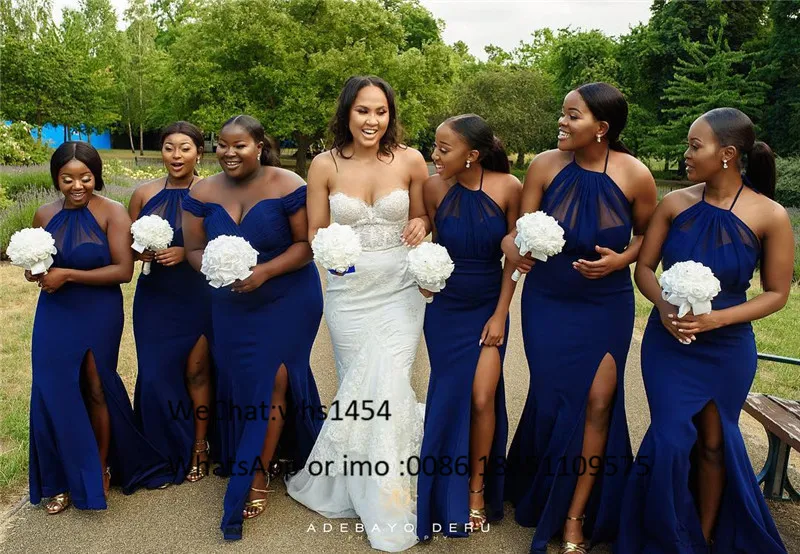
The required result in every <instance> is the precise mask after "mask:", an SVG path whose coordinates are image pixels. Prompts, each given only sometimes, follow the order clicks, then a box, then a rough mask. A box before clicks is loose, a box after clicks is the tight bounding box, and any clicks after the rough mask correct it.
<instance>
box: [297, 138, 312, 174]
mask: <svg viewBox="0 0 800 554" xmlns="http://www.w3.org/2000/svg"><path fill="white" fill-rule="evenodd" d="M310 145H311V139H310V138H308V137H307V136H305V135H298V136H297V162H296V164H297V165H295V168H294V171H295V173H297V174H298V175H300V177H302V178H303V179H305V178H306V171H307V170H306V152H307V151H308V147H309V146H310Z"/></svg>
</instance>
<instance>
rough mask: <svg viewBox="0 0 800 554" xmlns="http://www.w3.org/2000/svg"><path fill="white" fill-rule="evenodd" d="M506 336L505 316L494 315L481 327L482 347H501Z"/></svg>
mask: <svg viewBox="0 0 800 554" xmlns="http://www.w3.org/2000/svg"><path fill="white" fill-rule="evenodd" d="M505 334H506V316H504V315H502V314H498V313H494V314H493V315H492V317H490V318H489V321H487V322H486V325H484V326H483V332H482V333H481V340H480V342H478V344H480V345H483V346H502V345H503V340H504V339H505Z"/></svg>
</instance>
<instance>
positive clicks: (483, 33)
mask: <svg viewBox="0 0 800 554" xmlns="http://www.w3.org/2000/svg"><path fill="white" fill-rule="evenodd" d="M420 1H421V3H422V4H423V5H424V6H425V7H426V8H428V9H429V10H430V11H431V12H432V13H433V15H434V16H436V18H438V19H442V20H444V23H445V30H444V40H445V42H446V43H448V44H452V43H454V42H456V41H458V40H462V41H464V42H465V43H466V44H467V45H468V46H469V50H470V52H471V53H472V54H473V55H474V56H477V57H479V58H481V59H485V58H486V55H485V53H484V51H483V48H484V46H486V45H488V44H495V45H497V46H500V47H502V48H504V49H506V50H510V49H512V48H514V47H515V46H517V44H519V42H520V41H521V40H524V41H527V40H528V39H529V38H530V35H531V33H532V32H533V31H535V30H536V29H544V28H548V27H549V28H551V29H553V30H556V29H560V28H563V27H572V28H573V29H579V28H580V29H586V30H588V29H599V30H601V31H603V32H605V33H606V34H608V35H613V36H618V35H623V34H625V33H627V32H628V29H629V28H630V27H632V26H634V25H636V24H637V23H641V22H645V21H647V20H648V19H649V18H650V4H651V0H516V1H514V0H420ZM111 3H112V4H113V6H114V8H115V9H116V11H117V14H118V16H119V17H120V19H121V18H122V13H123V11H124V10H125V7H126V5H127V0H111ZM77 4H78V2H77V0H54V2H53V5H54V8H55V11H56V15H55V18H56V20H57V21H60V20H61V9H62V8H63V7H64V6H77Z"/></svg>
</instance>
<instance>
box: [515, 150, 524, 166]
mask: <svg viewBox="0 0 800 554" xmlns="http://www.w3.org/2000/svg"><path fill="white" fill-rule="evenodd" d="M514 165H515V167H517V168H518V169H522V168H523V167H525V152H523V151H522V150H520V151H519V153H518V154H517V163H516V164H514Z"/></svg>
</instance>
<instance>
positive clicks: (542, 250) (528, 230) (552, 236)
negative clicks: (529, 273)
mask: <svg viewBox="0 0 800 554" xmlns="http://www.w3.org/2000/svg"><path fill="white" fill-rule="evenodd" d="M565 243H566V241H565V240H564V229H563V228H562V227H561V225H559V224H558V221H557V220H556V219H555V218H554V217H552V216H550V215H547V214H546V213H544V212H542V211H538V212H533V213H530V214H525V215H523V216H522V217H520V218H519V219H518V220H517V238H515V239H514V244H516V245H517V248H519V253H520V255H521V256H524V255H525V254H527V253H528V252H530V253H531V256H532V257H533V258H534V259H536V260H541V261H543V262H546V261H547V257H548V256H555V255H556V254H558V253H559V252H561V250H562V249H563V248H564V244H565ZM520 277H521V273H520V272H519V271H518V270H514V274H513V275H512V276H511V278H512V279H513V280H514V281H519V278H520Z"/></svg>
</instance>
